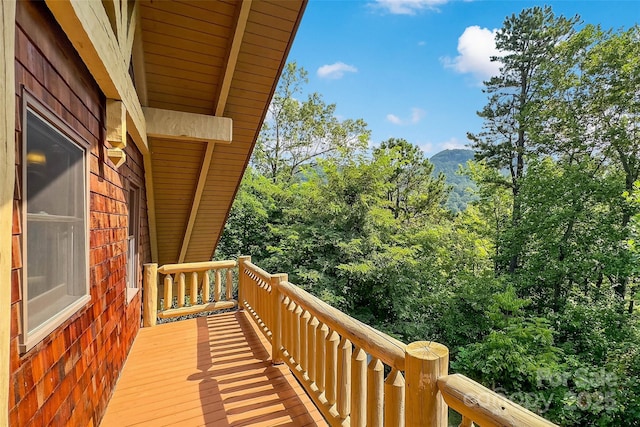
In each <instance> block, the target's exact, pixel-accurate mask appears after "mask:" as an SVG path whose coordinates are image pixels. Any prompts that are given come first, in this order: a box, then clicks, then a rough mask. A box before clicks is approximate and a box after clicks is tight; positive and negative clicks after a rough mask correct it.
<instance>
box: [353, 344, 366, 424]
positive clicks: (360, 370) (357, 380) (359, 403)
mask: <svg viewBox="0 0 640 427" xmlns="http://www.w3.org/2000/svg"><path fill="white" fill-rule="evenodd" d="M366 425H367V353H365V351H364V350H362V349H361V348H357V347H356V349H355V351H354V352H353V354H352V355H351V426H353V427H365V426H366Z"/></svg>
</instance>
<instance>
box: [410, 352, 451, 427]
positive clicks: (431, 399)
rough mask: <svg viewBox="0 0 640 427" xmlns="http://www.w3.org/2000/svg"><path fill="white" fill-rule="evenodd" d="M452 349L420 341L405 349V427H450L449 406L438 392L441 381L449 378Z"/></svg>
mask: <svg viewBox="0 0 640 427" xmlns="http://www.w3.org/2000/svg"><path fill="white" fill-rule="evenodd" d="M448 370H449V349H448V348H447V347H445V346H444V345H442V344H438V343H436V342H431V341H418V342H413V343H411V344H409V345H407V347H406V349H405V396H406V411H405V423H406V424H405V425H406V427H418V426H432V427H447V425H448V421H447V404H446V403H445V402H444V399H443V398H442V394H441V393H440V391H439V390H438V378H440V377H442V376H445V375H447V374H448Z"/></svg>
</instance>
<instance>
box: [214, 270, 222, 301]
mask: <svg viewBox="0 0 640 427" xmlns="http://www.w3.org/2000/svg"><path fill="white" fill-rule="evenodd" d="M221 282H222V278H221V277H220V269H219V268H216V285H215V288H214V289H213V300H214V301H220V287H221V286H222V285H221Z"/></svg>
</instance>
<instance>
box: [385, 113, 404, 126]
mask: <svg viewBox="0 0 640 427" xmlns="http://www.w3.org/2000/svg"><path fill="white" fill-rule="evenodd" d="M387 121H388V122H391V123H393V124H394V125H401V124H402V120H401V119H400V117H398V116H396V115H395V114H387Z"/></svg>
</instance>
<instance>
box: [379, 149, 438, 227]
mask: <svg viewBox="0 0 640 427" xmlns="http://www.w3.org/2000/svg"><path fill="white" fill-rule="evenodd" d="M373 157H374V160H373V161H374V162H375V161H376V160H380V159H382V158H383V157H386V160H385V163H388V168H389V169H388V175H389V176H388V177H387V179H388V182H389V184H390V185H389V186H388V189H387V200H388V201H389V209H391V212H393V217H394V218H395V219H398V220H400V221H401V222H403V223H416V222H420V221H423V220H424V219H425V218H427V217H429V216H430V215H433V214H434V213H435V212H437V211H438V210H440V209H441V208H442V206H443V204H444V202H445V201H446V198H447V195H448V191H447V188H446V185H445V177H444V174H442V173H440V174H439V175H438V176H437V177H436V178H433V164H431V162H429V160H428V159H426V158H424V153H423V152H422V150H421V149H420V147H418V146H416V145H413V144H411V143H409V142H408V141H406V140H404V139H396V138H391V139H389V140H387V141H384V142H382V143H381V144H380V146H378V147H377V148H375V149H374V150H373Z"/></svg>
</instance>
